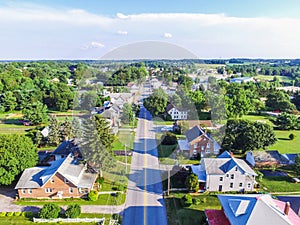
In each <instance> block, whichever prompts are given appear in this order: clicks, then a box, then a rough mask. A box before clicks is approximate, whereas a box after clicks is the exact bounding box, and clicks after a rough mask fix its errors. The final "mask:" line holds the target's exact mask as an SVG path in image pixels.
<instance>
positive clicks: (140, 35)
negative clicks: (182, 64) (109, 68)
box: [0, 0, 300, 60]
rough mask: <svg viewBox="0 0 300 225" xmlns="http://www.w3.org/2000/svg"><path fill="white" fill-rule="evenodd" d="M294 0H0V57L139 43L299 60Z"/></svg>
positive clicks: (87, 55)
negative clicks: (154, 42)
mask: <svg viewBox="0 0 300 225" xmlns="http://www.w3.org/2000/svg"><path fill="white" fill-rule="evenodd" d="M299 12H300V1H299V0H260V1H258V0H206V1H204V0H185V1H183V0H181V1H179V0H172V1H171V0H170V1H162V0H160V1H158V0H152V1H149V0H148V1H137V0H126V1H125V0H109V1H108V0H85V1H78V0H76V1H75V0H43V1H41V0H40V1H38V0H28V1H1V0H0V49H1V51H0V59H2V60H5V59H101V57H102V56H103V55H105V54H106V53H108V52H110V51H111V50H113V49H115V48H118V47H120V46H124V45H127V44H131V43H135V42H142V41H148V40H151V41H161V42H167V43H170V44H174V45H178V46H181V47H183V48H185V49H187V50H189V51H191V52H192V53H194V54H195V55H196V56H197V57H199V58H230V57H251V58H255V57H262V58H300V56H299V53H300V38H298V37H300V31H298V30H299V27H300V14H299Z"/></svg>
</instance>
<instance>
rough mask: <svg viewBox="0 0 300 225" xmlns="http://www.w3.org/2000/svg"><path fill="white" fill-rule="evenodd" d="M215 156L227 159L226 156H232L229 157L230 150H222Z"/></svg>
mask: <svg viewBox="0 0 300 225" xmlns="http://www.w3.org/2000/svg"><path fill="white" fill-rule="evenodd" d="M217 158H219V159H227V158H232V157H231V154H230V152H228V151H224V152H222V153H221V154H220V155H219V156H218V157H217Z"/></svg>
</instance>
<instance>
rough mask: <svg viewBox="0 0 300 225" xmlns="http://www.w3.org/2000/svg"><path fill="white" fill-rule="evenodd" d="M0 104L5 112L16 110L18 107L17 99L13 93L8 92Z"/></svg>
mask: <svg viewBox="0 0 300 225" xmlns="http://www.w3.org/2000/svg"><path fill="white" fill-rule="evenodd" d="M0 104H1V105H2V106H3V107H4V109H5V111H11V110H14V109H15V108H16V106H17V98H16V97H15V96H14V94H13V93H12V92H11V91H7V92H5V93H4V94H3V95H2V97H1V100H0Z"/></svg>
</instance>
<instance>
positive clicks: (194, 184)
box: [185, 173, 199, 192]
mask: <svg viewBox="0 0 300 225" xmlns="http://www.w3.org/2000/svg"><path fill="white" fill-rule="evenodd" d="M185 186H186V187H187V188H188V189H189V191H195V192H197V191H198V190H199V181H198V176H197V175H196V174H194V173H192V174H191V175H189V176H188V177H187V178H186V180H185Z"/></svg>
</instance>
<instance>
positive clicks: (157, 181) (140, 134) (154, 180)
mask: <svg viewBox="0 0 300 225" xmlns="http://www.w3.org/2000/svg"><path fill="white" fill-rule="evenodd" d="M157 156H158V153H157V148H156V140H155V129H154V126H153V121H152V117H151V115H150V113H149V112H148V111H147V110H146V109H145V108H144V107H143V106H142V105H141V111H140V116H139V122H138V127H137V132H136V137H135V146H134V153H133V157H132V163H131V169H130V175H129V182H128V191H127V196H126V202H125V210H124V214H123V223H122V224H123V225H167V215H166V208H165V203H164V200H163V190H162V183H161V174H160V170H159V162H158V158H157Z"/></svg>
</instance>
